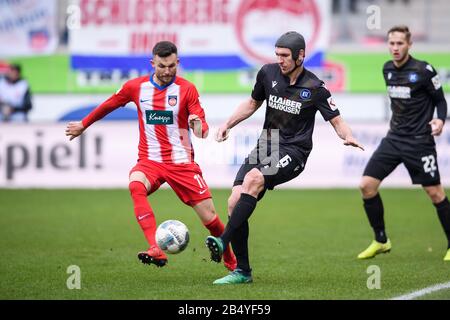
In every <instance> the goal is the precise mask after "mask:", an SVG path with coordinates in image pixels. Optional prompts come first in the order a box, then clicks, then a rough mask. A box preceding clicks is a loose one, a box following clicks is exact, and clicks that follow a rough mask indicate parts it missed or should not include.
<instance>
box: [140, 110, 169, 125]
mask: <svg viewBox="0 0 450 320" xmlns="http://www.w3.org/2000/svg"><path fill="white" fill-rule="evenodd" d="M145 120H146V122H147V124H164V125H166V124H173V112H172V111H161V110H145Z"/></svg>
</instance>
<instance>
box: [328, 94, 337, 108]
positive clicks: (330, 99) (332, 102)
mask: <svg viewBox="0 0 450 320" xmlns="http://www.w3.org/2000/svg"><path fill="white" fill-rule="evenodd" d="M327 101H328V105H329V106H330V108H331V110H333V111H335V110H336V109H337V106H336V103H335V102H334V100H333V97H329V98H328V99H327Z"/></svg>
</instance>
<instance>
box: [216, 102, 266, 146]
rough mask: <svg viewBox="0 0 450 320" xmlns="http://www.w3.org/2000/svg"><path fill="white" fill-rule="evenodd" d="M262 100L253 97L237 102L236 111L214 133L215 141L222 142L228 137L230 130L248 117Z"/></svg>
mask: <svg viewBox="0 0 450 320" xmlns="http://www.w3.org/2000/svg"><path fill="white" fill-rule="evenodd" d="M263 102H264V101H257V100H254V99H253V98H250V99H248V100H245V101H243V102H241V103H240V104H239V106H238V107H237V109H236V111H235V112H234V113H233V114H232V115H231V117H230V118H229V119H228V121H227V122H225V123H224V124H223V125H221V126H220V128H219V130H217V133H216V141H217V142H222V141H225V140H227V139H228V134H229V132H230V130H231V129H232V128H233V127H234V126H236V125H237V124H238V123H240V122H241V121H244V120H245V119H247V118H249V117H250V116H251V115H252V114H254V113H255V111H256V110H258V108H259V107H260V106H261V105H262V104H263Z"/></svg>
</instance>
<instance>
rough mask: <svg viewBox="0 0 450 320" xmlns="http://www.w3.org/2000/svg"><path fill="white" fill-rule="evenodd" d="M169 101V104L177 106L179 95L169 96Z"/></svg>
mask: <svg viewBox="0 0 450 320" xmlns="http://www.w3.org/2000/svg"><path fill="white" fill-rule="evenodd" d="M167 102H168V103H169V106H171V107H175V106H176V105H177V102H178V96H168V97H167Z"/></svg>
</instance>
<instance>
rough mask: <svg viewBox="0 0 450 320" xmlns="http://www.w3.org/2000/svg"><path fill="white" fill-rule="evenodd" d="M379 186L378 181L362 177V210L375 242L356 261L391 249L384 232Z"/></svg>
mask: <svg viewBox="0 0 450 320" xmlns="http://www.w3.org/2000/svg"><path fill="white" fill-rule="evenodd" d="M380 184H381V181H380V180H378V179H376V178H373V177H370V176H363V177H362V180H361V184H360V187H359V188H360V190H361V194H362V197H363V201H364V210H365V212H366V215H367V218H368V219H369V223H370V226H371V227H372V229H373V231H374V233H375V240H373V241H372V243H371V244H370V245H369V247H367V249H366V250H364V251H363V252H361V253H360V254H359V255H358V259H368V258H373V257H375V256H376V255H377V254H379V253H386V252H389V251H390V250H391V247H392V245H391V241H390V240H389V239H388V238H387V235H386V231H385V225H384V208H383V202H382V200H381V197H380V194H379V193H378V188H379V186H380Z"/></svg>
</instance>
